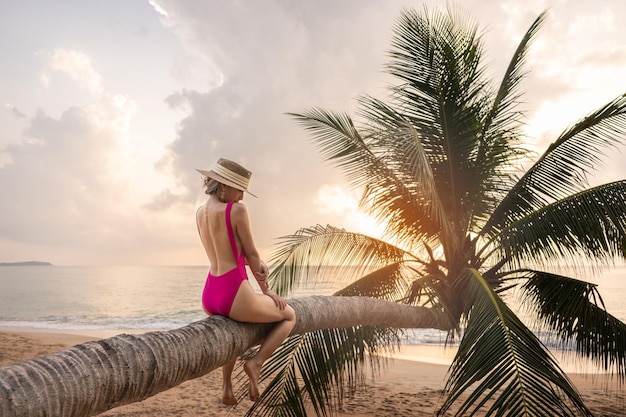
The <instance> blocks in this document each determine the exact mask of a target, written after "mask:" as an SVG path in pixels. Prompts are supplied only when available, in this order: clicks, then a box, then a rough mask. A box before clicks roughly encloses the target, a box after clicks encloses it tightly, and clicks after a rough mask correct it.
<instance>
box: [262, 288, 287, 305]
mask: <svg viewBox="0 0 626 417" xmlns="http://www.w3.org/2000/svg"><path fill="white" fill-rule="evenodd" d="M265 295H267V296H268V297H270V298H271V299H272V300H274V304H276V307H278V308H280V309H281V310H284V309H285V307H287V302H286V301H285V300H284V299H283V298H282V297H281V296H279V295H278V294H276V293H275V292H274V291H272V290H270V289H269V288H268V289H267V291H266V292H265Z"/></svg>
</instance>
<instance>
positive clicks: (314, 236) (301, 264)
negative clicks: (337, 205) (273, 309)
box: [269, 225, 423, 294]
mask: <svg viewBox="0 0 626 417" xmlns="http://www.w3.org/2000/svg"><path fill="white" fill-rule="evenodd" d="M280 240H281V243H280V244H279V245H278V246H277V249H276V250H275V252H274V253H273V254H272V257H271V259H270V263H271V264H272V265H274V266H275V268H274V270H273V271H272V273H271V275H270V278H269V279H270V281H271V284H272V288H273V289H274V291H276V292H277V293H278V294H288V293H289V291H291V289H292V288H294V286H296V285H297V284H299V283H304V282H306V281H308V280H309V278H310V277H312V276H315V277H316V279H317V280H318V281H317V282H318V283H319V282H324V280H326V279H332V280H333V283H334V284H335V285H336V286H337V288H339V287H341V286H343V285H345V284H346V283H349V282H352V281H354V280H356V279H357V278H360V277H361V276H363V273H364V272H366V271H368V270H371V269H378V268H381V267H383V266H385V265H387V264H392V263H395V262H398V261H401V260H403V259H405V258H406V259H408V260H411V261H413V262H418V263H419V262H422V263H423V261H420V260H419V259H418V258H416V257H415V256H413V255H411V254H409V253H408V252H406V251H403V250H402V249H400V248H398V247H397V246H394V245H391V244H389V243H387V242H384V241H382V240H379V239H375V238H372V237H369V236H366V235H363V234H359V233H351V232H347V231H345V230H343V229H338V228H335V227H332V226H326V227H323V226H319V225H318V226H315V227H313V228H304V229H300V230H299V231H298V232H296V233H295V234H294V235H290V236H285V237H282V238H280Z"/></svg>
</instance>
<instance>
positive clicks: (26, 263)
mask: <svg viewBox="0 0 626 417" xmlns="http://www.w3.org/2000/svg"><path fill="white" fill-rule="evenodd" d="M0 266H53V265H52V264H51V263H50V262H39V261H26V262H0Z"/></svg>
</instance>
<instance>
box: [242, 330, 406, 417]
mask: <svg viewBox="0 0 626 417" xmlns="http://www.w3.org/2000/svg"><path fill="white" fill-rule="evenodd" d="M399 340H400V333H399V331H398V330H394V329H380V328H373V327H355V328H347V329H329V330H321V331H317V332H313V333H307V334H304V335H297V336H292V337H290V338H289V339H288V341H287V342H285V343H284V344H283V345H281V347H280V348H279V350H277V351H276V352H275V353H274V354H273V355H272V356H271V357H270V359H268V361H267V362H266V364H265V365H264V368H263V373H262V375H261V378H260V381H261V382H263V381H269V383H268V385H267V388H266V389H265V390H264V391H263V393H262V394H261V396H260V398H259V400H258V401H257V402H256V403H255V404H254V405H253V406H252V408H251V409H250V410H249V411H248V413H247V415H248V416H259V417H266V416H267V417H269V416H272V417H275V416H281V417H282V416H285V417H287V416H289V417H291V416H294V417H295V416H302V415H306V413H305V412H303V410H304V409H305V408H304V407H305V402H307V401H310V403H311V405H312V407H313V411H314V412H315V414H316V415H317V416H328V415H330V414H331V413H332V412H333V411H336V410H338V409H339V408H340V407H341V404H342V403H343V401H344V399H345V398H346V397H349V396H350V395H352V394H353V393H354V392H355V391H356V390H358V389H360V388H362V387H363V385H364V378H365V372H366V371H367V370H368V369H369V370H370V371H371V372H372V373H373V374H375V373H377V372H378V371H379V370H380V367H381V366H383V365H384V361H385V359H384V357H383V356H381V355H380V354H381V353H382V352H389V351H393V348H394V346H397V344H398V343H399ZM243 380H245V378H243ZM244 385H245V384H244Z"/></svg>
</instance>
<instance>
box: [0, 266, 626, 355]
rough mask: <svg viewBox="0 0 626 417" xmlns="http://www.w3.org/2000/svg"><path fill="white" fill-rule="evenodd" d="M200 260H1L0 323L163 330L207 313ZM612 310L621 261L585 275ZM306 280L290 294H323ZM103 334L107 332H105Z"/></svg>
mask: <svg viewBox="0 0 626 417" xmlns="http://www.w3.org/2000/svg"><path fill="white" fill-rule="evenodd" d="M207 271H208V269H207V267H206V266H107V267H102V266H3V267H0V328H29V329H41V330H46V331H59V332H62V331H71V332H72V333H85V334H96V335H100V336H102V337H104V335H114V334H119V333H133V332H138V333H139V332H145V331H151V330H169V329H174V328H178V327H182V326H185V325H187V324H189V323H191V322H194V321H197V320H201V319H203V318H205V317H206V315H205V313H204V311H203V310H202V306H201V304H200V297H201V293H202V288H203V286H204V280H205V277H206V274H207ZM589 281H590V282H593V283H596V284H598V288H599V291H600V293H601V295H602V297H603V299H604V302H605V304H606V306H607V309H608V310H609V312H610V313H611V314H613V315H614V316H616V317H617V318H619V319H620V320H622V321H626V303H624V300H626V266H619V267H616V268H614V269H611V270H607V271H606V272H604V273H603V274H601V275H599V276H597V277H595V278H590V279H589ZM332 291H333V289H331V288H328V287H321V286H320V287H315V286H313V287H309V288H307V289H305V290H301V291H300V292H298V293H296V294H294V295H293V297H298V296H306V295H312V294H321V295H328V294H330V293H332ZM107 337H108V336H107ZM445 339H446V334H445V333H444V332H441V331H437V330H415V331H411V332H408V333H407V339H406V344H408V345H436V344H442V343H443V342H444V341H445Z"/></svg>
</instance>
